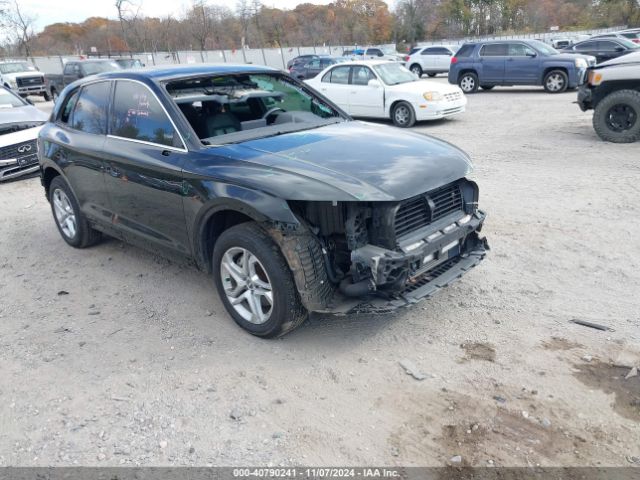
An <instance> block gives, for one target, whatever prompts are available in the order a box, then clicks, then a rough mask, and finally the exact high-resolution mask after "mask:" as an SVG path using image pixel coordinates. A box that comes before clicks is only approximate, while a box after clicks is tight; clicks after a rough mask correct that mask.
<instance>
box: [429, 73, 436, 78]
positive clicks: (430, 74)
mask: <svg viewBox="0 0 640 480" xmlns="http://www.w3.org/2000/svg"><path fill="white" fill-rule="evenodd" d="M427 75H428V76H429V77H431V78H433V77H435V76H436V75H437V73H427Z"/></svg>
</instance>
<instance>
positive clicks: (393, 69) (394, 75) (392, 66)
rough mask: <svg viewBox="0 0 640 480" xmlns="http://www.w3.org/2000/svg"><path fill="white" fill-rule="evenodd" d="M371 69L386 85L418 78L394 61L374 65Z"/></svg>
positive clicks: (412, 80)
mask: <svg viewBox="0 0 640 480" xmlns="http://www.w3.org/2000/svg"><path fill="white" fill-rule="evenodd" d="M373 69H374V70H375V71H376V73H377V74H378V75H380V78H382V81H383V82H384V83H386V84H387V85H400V84H401V83H409V82H416V81H417V80H418V78H417V77H416V76H415V75H414V74H413V73H411V72H410V71H409V70H407V69H406V68H405V67H403V66H402V65H400V64H399V63H396V62H390V63H384V64H380V65H374V66H373Z"/></svg>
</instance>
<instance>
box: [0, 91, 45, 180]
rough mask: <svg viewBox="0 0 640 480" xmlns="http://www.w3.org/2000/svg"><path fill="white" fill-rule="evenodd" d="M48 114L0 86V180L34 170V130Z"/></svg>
mask: <svg viewBox="0 0 640 480" xmlns="http://www.w3.org/2000/svg"><path fill="white" fill-rule="evenodd" d="M48 117H49V116H48V115H47V114H46V113H44V112H41V111H40V110H38V109H37V108H36V107H34V106H33V105H31V104H30V103H29V102H27V101H26V100H24V99H23V98H21V97H20V96H19V95H16V94H15V93H14V92H12V91H11V90H9V89H8V88H6V87H0V182H2V181H4V180H9V179H11V178H16V177H19V176H22V175H26V174H28V173H32V172H35V171H37V170H38V168H39V167H38V144H37V138H38V132H40V129H41V128H42V125H43V124H44V123H45V122H46V120H47V118H48Z"/></svg>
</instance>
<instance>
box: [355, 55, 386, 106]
mask: <svg viewBox="0 0 640 480" xmlns="http://www.w3.org/2000/svg"><path fill="white" fill-rule="evenodd" d="M369 80H378V79H377V78H376V76H375V74H374V73H373V72H372V71H371V69H370V68H369V67H367V66H364V65H355V66H353V67H351V89H350V91H349V113H350V114H351V115H353V116H355V117H382V116H384V87H383V85H382V82H380V81H379V80H378V82H379V83H380V84H379V85H378V86H370V85H369Z"/></svg>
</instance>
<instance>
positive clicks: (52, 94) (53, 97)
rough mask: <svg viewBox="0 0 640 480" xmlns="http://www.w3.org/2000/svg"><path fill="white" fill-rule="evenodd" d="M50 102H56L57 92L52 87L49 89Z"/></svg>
mask: <svg viewBox="0 0 640 480" xmlns="http://www.w3.org/2000/svg"><path fill="white" fill-rule="evenodd" d="M51 100H53V101H54V102H55V101H56V100H58V91H57V90H56V89H55V88H53V87H51Z"/></svg>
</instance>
